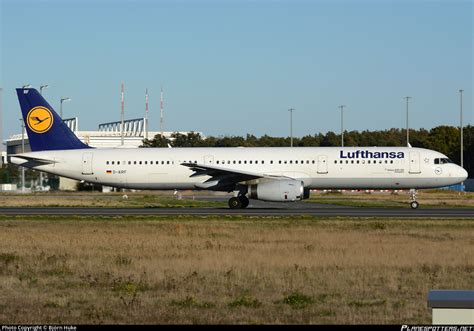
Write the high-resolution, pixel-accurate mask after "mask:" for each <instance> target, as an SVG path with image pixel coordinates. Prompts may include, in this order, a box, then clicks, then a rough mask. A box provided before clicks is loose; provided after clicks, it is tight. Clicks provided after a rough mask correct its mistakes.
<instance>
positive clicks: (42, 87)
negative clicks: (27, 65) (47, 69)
mask: <svg viewBox="0 0 474 331" xmlns="http://www.w3.org/2000/svg"><path fill="white" fill-rule="evenodd" d="M48 87H49V85H48V84H45V85H41V86H40V94H41V95H43V89H45V88H48Z"/></svg>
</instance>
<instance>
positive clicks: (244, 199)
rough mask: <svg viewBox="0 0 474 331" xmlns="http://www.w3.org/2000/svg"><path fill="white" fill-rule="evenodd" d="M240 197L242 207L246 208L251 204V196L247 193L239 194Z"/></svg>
mask: <svg viewBox="0 0 474 331" xmlns="http://www.w3.org/2000/svg"><path fill="white" fill-rule="evenodd" d="M239 199H240V203H241V204H242V206H241V207H240V208H242V209H244V208H247V207H248V206H249V203H250V201H249V198H247V197H246V196H245V195H241V196H239Z"/></svg>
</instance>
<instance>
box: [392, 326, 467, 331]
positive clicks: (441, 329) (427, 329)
mask: <svg viewBox="0 0 474 331" xmlns="http://www.w3.org/2000/svg"><path fill="white" fill-rule="evenodd" d="M401 331H474V326H472V325H402V327H401Z"/></svg>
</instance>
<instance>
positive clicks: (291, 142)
mask: <svg viewBox="0 0 474 331" xmlns="http://www.w3.org/2000/svg"><path fill="white" fill-rule="evenodd" d="M293 110H295V109H294V108H290V109H288V111H289V112H290V146H291V147H293Z"/></svg>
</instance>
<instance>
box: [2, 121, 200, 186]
mask: <svg viewBox="0 0 474 331" xmlns="http://www.w3.org/2000/svg"><path fill="white" fill-rule="evenodd" d="M64 122H65V123H66V125H67V126H68V127H69V128H70V129H71V130H72V131H73V132H74V134H75V135H76V136H77V137H78V138H79V139H80V140H81V141H82V142H83V143H85V144H87V145H89V146H91V147H96V148H116V147H117V148H138V147H140V146H141V145H142V144H143V140H144V139H153V138H154V137H155V136H156V135H157V134H161V132H159V131H148V130H146V120H145V118H136V119H130V120H125V121H124V130H123V145H122V133H121V127H122V122H120V121H118V122H110V123H102V124H99V128H98V130H97V131H81V130H79V118H77V117H74V118H68V119H64ZM173 133H181V134H185V135H186V134H188V133H189V132H185V131H183V132H179V131H163V136H164V137H165V138H168V139H170V140H172V138H171V135H172V134H173ZM201 136H202V134H201ZM4 144H5V145H6V150H7V155H11V154H19V153H22V152H25V153H27V152H30V151H31V148H30V144H29V141H28V136H27V134H26V132H23V133H20V134H15V135H12V136H10V137H9V138H8V139H6V140H5V142H4ZM30 186H39V187H38V188H39V189H41V188H42V185H41V184H40V183H36V185H34V183H32V184H31V185H30ZM76 186H77V181H75V180H72V179H67V178H63V177H60V178H59V189H62V190H75V189H76Z"/></svg>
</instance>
